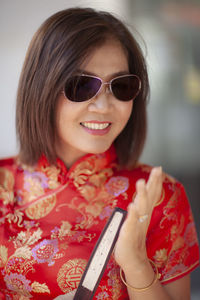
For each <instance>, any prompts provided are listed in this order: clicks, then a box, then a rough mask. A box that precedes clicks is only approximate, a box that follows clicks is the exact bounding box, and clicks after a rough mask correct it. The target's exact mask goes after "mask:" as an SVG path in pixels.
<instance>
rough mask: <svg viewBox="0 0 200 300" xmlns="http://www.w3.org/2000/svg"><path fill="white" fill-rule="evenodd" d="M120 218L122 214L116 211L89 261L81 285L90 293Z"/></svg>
mask: <svg viewBox="0 0 200 300" xmlns="http://www.w3.org/2000/svg"><path fill="white" fill-rule="evenodd" d="M122 218H123V214H122V213H121V212H119V211H117V212H116V213H115V214H114V216H113V218H112V220H111V222H110V224H109V225H108V228H107V229H106V231H105V233H104V235H103V238H102V239H101V241H100V243H99V245H98V248H97V250H96V252H95V255H94V256H93V258H92V260H91V263H90V266H89V268H88V270H87V273H86V276H85V278H84V280H83V283H82V286H83V287H85V288H87V289H88V290H90V291H92V290H93V289H94V287H95V284H96V282H97V280H98V278H99V276H100V273H101V271H102V269H103V267H104V264H105V261H106V258H107V256H108V253H109V251H110V248H111V246H112V243H113V241H114V238H115V236H116V233H117V230H118V228H119V225H120V222H121V220H122Z"/></svg>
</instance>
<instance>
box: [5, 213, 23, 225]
mask: <svg viewBox="0 0 200 300" xmlns="http://www.w3.org/2000/svg"><path fill="white" fill-rule="evenodd" d="M23 215H24V213H23V212H21V211H20V210H15V211H14V213H13V214H12V213H10V214H7V215H6V217H5V218H6V219H7V220H8V222H9V223H10V224H11V223H12V222H13V223H17V225H18V226H19V227H22V226H23V223H22V220H23Z"/></svg>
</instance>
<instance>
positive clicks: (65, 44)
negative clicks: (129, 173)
mask: <svg viewBox="0 0 200 300" xmlns="http://www.w3.org/2000/svg"><path fill="white" fill-rule="evenodd" d="M108 38H115V39H116V40H118V41H119V42H120V43H121V45H122V46H123V48H124V49H125V51H126V53H127V58H128V64H129V71H130V73H132V74H136V75H138V76H139V77H140V79H141V84H142V85H141V86H142V88H141V91H140V93H139V95H138V96H137V97H136V99H135V100H134V105H133V110H132V113H131V116H130V119H129V121H128V123H127V125H126V127H125V128H124V130H123V131H122V132H121V133H120V135H119V136H118V137H117V138H116V140H115V141H114V144H115V148H116V152H117V155H118V159H119V163H120V165H121V166H134V165H135V164H136V162H137V161H138V158H139V156H140V154H141V152H142V150H143V146H144V142H145V137H146V127H147V125H146V102H147V97H148V92H149V81H148V75H147V70H146V64H145V60H144V58H143V54H142V51H141V49H140V47H139V45H138V43H137V42H136V40H135V39H134V37H133V36H132V34H131V33H130V31H129V30H128V29H127V27H126V26H125V25H124V24H123V23H122V22H121V21H120V20H119V19H117V18H116V17H115V16H113V15H112V14H110V13H108V12H103V11H96V10H94V9H91V8H70V9H66V10H62V11H60V12H57V13H55V14H54V15H52V16H51V17H50V18H48V19H47V20H46V21H45V22H44V23H43V24H42V25H41V26H40V28H39V29H38V31H37V32H36V33H35V35H34V36H33V39H32V41H31V43H30V46H29V49H28V51H27V54H26V58H25V61H24V65H23V69H22V73H21V76H20V81H19V86H18V93H17V111H16V130H17V136H18V139H19V146H20V149H19V156H20V159H21V161H22V162H24V163H26V164H29V165H33V164H35V163H36V162H37V160H38V159H39V157H40V156H41V155H42V154H44V155H45V156H46V157H47V159H48V161H49V162H50V163H53V164H54V163H56V151H55V137H56V134H57V132H56V130H57V129H56V107H57V98H58V96H59V93H60V92H61V91H62V89H63V87H64V84H65V83H66V81H67V80H68V79H69V78H70V77H71V76H72V75H73V74H74V73H75V72H76V71H77V70H78V69H79V68H80V65H81V64H83V63H84V60H85V59H86V57H87V56H88V54H90V53H91V52H92V51H93V50H94V49H95V48H96V47H97V46H99V45H102V44H103V43H104V42H105V41H106V39H108ZM119 121H120V120H119Z"/></svg>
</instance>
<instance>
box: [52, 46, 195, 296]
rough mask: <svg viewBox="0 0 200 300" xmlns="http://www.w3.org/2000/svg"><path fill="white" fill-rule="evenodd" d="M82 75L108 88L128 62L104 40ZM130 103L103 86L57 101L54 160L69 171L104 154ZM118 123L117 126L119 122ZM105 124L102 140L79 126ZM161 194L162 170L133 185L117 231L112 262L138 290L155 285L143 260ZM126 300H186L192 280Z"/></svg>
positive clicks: (120, 50)
mask: <svg viewBox="0 0 200 300" xmlns="http://www.w3.org/2000/svg"><path fill="white" fill-rule="evenodd" d="M80 69H81V70H82V72H83V73H85V74H90V75H95V76H98V77H100V78H102V79H103V81H104V82H108V81H109V80H111V79H112V78H114V77H116V76H118V75H119V74H120V73H122V74H124V73H125V74H127V73H129V71H128V61H127V57H126V53H125V52H124V50H123V48H122V47H121V45H120V44H119V42H117V41H115V40H107V41H106V42H105V43H104V44H103V45H102V46H101V47H99V48H98V49H96V50H94V52H93V53H92V54H91V55H90V56H89V58H88V60H87V62H85V64H84V66H81V68H80ZM133 105H134V103H133V101H132V100H131V101H129V102H122V101H119V100H117V99H115V97H114V96H113V95H112V94H111V93H110V92H107V89H106V87H105V86H104V87H103V88H102V89H101V91H100V93H99V94H98V95H97V96H95V97H94V98H92V99H90V100H88V101H85V102H81V103H74V102H71V101H69V100H68V99H66V98H65V96H64V94H63V93H62V94H61V95H60V96H59V98H58V106H57V112H56V114H57V115H56V118H57V140H56V150H57V154H58V156H59V157H60V158H61V159H62V160H63V161H64V162H65V164H66V165H67V167H70V166H71V165H72V164H73V163H74V162H76V161H77V160H78V159H79V158H81V157H82V156H83V155H85V154H87V153H102V152H104V151H106V150H107V149H108V148H109V147H110V146H111V144H112V143H113V141H114V140H115V138H116V137H117V136H118V135H119V133H120V132H121V131H122V130H123V128H124V127H125V125H126V123H127V121H128V119H129V117H130V114H131V111H132V107H133ZM119 120H120V122H119ZM88 121H93V122H109V123H110V124H111V125H110V129H109V131H108V132H107V133H106V134H103V135H94V134H91V133H88V132H87V131H86V130H85V129H84V128H83V126H82V125H81V123H83V122H88ZM161 189H162V169H161V168H160V167H157V168H153V169H152V172H151V174H150V177H149V180H148V182H147V183H145V182H144V180H142V179H141V180H139V181H138V182H137V183H136V192H137V194H136V198H135V200H134V203H131V204H130V205H129V207H128V215H127V218H126V220H125V222H124V224H123V226H122V228H121V231H120V234H119V238H118V241H117V243H116V247H115V252H114V255H115V259H116V261H117V263H118V264H119V265H120V267H121V268H122V269H123V271H124V275H125V278H126V282H128V283H129V284H130V285H131V286H133V287H136V288H141V287H146V286H148V285H149V284H151V282H152V281H153V278H154V271H153V269H152V266H151V264H150V263H149V261H148V258H147V254H146V244H145V240H146V233H147V229H148V225H149V222H150V219H151V215H152V211H153V208H154V205H155V203H156V202H157V201H158V200H159V199H160V195H161ZM144 214H148V218H147V219H146V220H145V221H144V222H142V223H141V222H139V221H138V218H139V216H140V215H144ZM128 293H129V297H130V299H134V300H142V299H145V300H155V299H159V300H169V299H174V300H179V299H180V300H188V299H190V277H189V275H187V276H184V277H183V278H181V279H178V280H176V281H174V282H172V283H169V284H166V285H164V286H162V285H161V284H160V282H159V281H157V282H156V283H155V284H154V285H153V286H151V288H149V289H148V290H147V291H144V292H137V291H134V290H133V289H130V288H128Z"/></svg>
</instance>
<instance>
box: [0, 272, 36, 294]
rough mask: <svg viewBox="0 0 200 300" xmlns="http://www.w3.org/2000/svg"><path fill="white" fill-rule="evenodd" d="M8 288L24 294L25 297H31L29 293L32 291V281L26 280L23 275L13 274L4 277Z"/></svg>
mask: <svg viewBox="0 0 200 300" xmlns="http://www.w3.org/2000/svg"><path fill="white" fill-rule="evenodd" d="M4 280H5V282H6V285H7V288H8V289H9V290H11V291H13V292H16V293H19V294H23V295H25V296H28V295H29V296H30V294H29V292H31V291H32V288H31V286H30V283H31V281H30V280H28V279H26V277H25V276H24V275H22V274H17V273H11V274H10V275H8V274H7V275H6V276H5V277H4Z"/></svg>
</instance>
